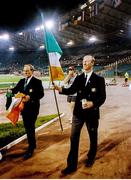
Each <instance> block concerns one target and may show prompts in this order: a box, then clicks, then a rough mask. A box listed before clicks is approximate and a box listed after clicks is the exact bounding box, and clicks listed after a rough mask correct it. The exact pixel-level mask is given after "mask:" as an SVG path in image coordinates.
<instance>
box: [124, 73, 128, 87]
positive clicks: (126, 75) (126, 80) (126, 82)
mask: <svg viewBox="0 0 131 180" xmlns="http://www.w3.org/2000/svg"><path fill="white" fill-rule="evenodd" d="M124 77H125V86H127V85H128V79H129V74H128V72H126V73H125V74H124Z"/></svg>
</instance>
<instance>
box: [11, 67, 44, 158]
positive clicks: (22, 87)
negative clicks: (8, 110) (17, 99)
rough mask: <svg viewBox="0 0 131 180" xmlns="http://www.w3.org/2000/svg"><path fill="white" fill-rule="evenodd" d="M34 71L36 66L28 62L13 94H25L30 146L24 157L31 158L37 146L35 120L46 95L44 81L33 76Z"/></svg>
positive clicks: (26, 121)
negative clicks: (23, 76) (42, 99)
mask: <svg viewBox="0 0 131 180" xmlns="http://www.w3.org/2000/svg"><path fill="white" fill-rule="evenodd" d="M33 71H34V67H33V66H32V65H31V64H26V65H25V66H24V69H23V73H24V75H25V78H23V79H21V80H20V81H19V82H18V84H17V85H16V86H15V87H14V88H13V89H12V94H18V95H19V94H24V95H25V97H24V99H25V100H24V108H23V110H22V111H21V115H22V118H23V122H24V127H25V130H26V133H27V139H28V144H29V146H28V150H27V152H26V153H25V155H24V159H28V158H30V157H31V156H32V155H33V152H34V149H35V148H36V139H35V122H36V119H37V116H38V114H39V108H40V99H41V98H42V97H43V96H44V89H43V86H42V82H41V80H39V79H37V78H35V77H34V76H33Z"/></svg>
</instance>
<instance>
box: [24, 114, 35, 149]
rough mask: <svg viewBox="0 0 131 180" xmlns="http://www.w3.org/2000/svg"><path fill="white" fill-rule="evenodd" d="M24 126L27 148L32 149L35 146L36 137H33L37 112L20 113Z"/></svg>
mask: <svg viewBox="0 0 131 180" xmlns="http://www.w3.org/2000/svg"><path fill="white" fill-rule="evenodd" d="M22 118H23V122H24V127H25V130H26V134H27V139H28V144H29V150H31V151H32V150H34V149H35V148H36V139H35V122H36V119H37V114H33V113H31V114H28V115H27V114H26V113H23V114H22Z"/></svg>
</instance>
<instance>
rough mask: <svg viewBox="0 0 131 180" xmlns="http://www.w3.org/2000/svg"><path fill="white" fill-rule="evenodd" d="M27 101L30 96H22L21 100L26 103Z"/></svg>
mask: <svg viewBox="0 0 131 180" xmlns="http://www.w3.org/2000/svg"><path fill="white" fill-rule="evenodd" d="M29 100H30V96H29V95H26V96H24V97H23V99H22V101H23V102H27V101H29Z"/></svg>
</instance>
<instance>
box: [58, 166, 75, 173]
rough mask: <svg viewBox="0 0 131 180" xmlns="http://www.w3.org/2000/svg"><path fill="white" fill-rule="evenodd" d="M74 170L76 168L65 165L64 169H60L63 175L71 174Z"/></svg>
mask: <svg viewBox="0 0 131 180" xmlns="http://www.w3.org/2000/svg"><path fill="white" fill-rule="evenodd" d="M76 170H77V169H76V168H70V167H66V168H65V169H63V170H62V171H61V173H62V174H64V175H67V174H71V173H73V172H75V171H76Z"/></svg>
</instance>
